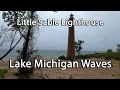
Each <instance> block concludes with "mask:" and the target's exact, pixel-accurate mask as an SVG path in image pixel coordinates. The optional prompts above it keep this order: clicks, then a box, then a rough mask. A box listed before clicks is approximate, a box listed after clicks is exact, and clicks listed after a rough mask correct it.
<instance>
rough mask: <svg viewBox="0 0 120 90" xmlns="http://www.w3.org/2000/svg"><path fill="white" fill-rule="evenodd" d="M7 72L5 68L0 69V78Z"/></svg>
mask: <svg viewBox="0 0 120 90" xmlns="http://www.w3.org/2000/svg"><path fill="white" fill-rule="evenodd" d="M7 72H8V70H7V69H0V79H4V78H5V74H6V73H7Z"/></svg>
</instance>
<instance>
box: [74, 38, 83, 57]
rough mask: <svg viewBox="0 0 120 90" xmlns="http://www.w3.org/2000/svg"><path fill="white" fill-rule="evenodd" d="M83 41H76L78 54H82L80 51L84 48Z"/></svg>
mask: <svg viewBox="0 0 120 90" xmlns="http://www.w3.org/2000/svg"><path fill="white" fill-rule="evenodd" d="M82 43H84V41H82V40H78V42H75V51H76V52H77V53H78V55H80V51H81V50H82Z"/></svg>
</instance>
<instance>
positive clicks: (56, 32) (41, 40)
mask: <svg viewBox="0 0 120 90" xmlns="http://www.w3.org/2000/svg"><path fill="white" fill-rule="evenodd" d="M71 13H72V14H73V15H74V18H75V19H76V20H78V19H81V18H83V19H84V20H103V21H104V26H75V40H76V41H77V40H83V41H84V44H83V45H82V46H83V51H106V50H107V49H109V48H111V49H113V50H116V44H117V43H120V23H119V21H120V11H58V12H57V13H56V12H52V11H37V14H38V15H39V18H42V19H44V20H46V19H48V18H50V19H53V18H55V19H56V20H61V19H62V18H63V19H69V16H70V14H71ZM0 22H1V23H0V25H5V24H6V23H4V22H3V20H2V12H0ZM35 36H36V39H35V48H37V49H40V50H67V43H68V26H61V25H59V26H40V27H39V31H38V32H37V33H36V34H35ZM8 45H9V44H8V43H7V44H5V45H4V46H3V47H1V48H6V47H7V46H8ZM21 45H22V43H20V44H19V45H18V47H20V46H21Z"/></svg>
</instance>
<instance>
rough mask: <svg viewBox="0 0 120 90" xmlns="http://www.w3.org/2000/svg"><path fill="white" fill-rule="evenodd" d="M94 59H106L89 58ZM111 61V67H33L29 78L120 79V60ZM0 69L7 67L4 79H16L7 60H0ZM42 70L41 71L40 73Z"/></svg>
mask: <svg viewBox="0 0 120 90" xmlns="http://www.w3.org/2000/svg"><path fill="white" fill-rule="evenodd" d="M90 60H94V61H108V60H104V59H97V58H91V59H90ZM110 61H112V67H111V68H82V67H79V68H67V69H66V70H61V69H60V68H41V69H35V70H34V74H33V75H32V77H31V79H120V61H116V60H110ZM0 69H8V73H7V74H6V75H5V79H17V78H18V77H17V76H15V75H14V74H15V73H16V72H17V71H18V69H16V68H9V62H8V61H4V62H2V61H0ZM41 72H42V73H41Z"/></svg>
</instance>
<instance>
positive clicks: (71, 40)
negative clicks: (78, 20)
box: [67, 14, 75, 60]
mask: <svg viewBox="0 0 120 90" xmlns="http://www.w3.org/2000/svg"><path fill="white" fill-rule="evenodd" d="M73 19H74V17H73V14H71V15H70V18H69V20H71V21H72V22H73ZM67 57H68V59H70V60H74V57H75V33H74V25H72V27H69V30H68V48H67Z"/></svg>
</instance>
